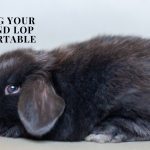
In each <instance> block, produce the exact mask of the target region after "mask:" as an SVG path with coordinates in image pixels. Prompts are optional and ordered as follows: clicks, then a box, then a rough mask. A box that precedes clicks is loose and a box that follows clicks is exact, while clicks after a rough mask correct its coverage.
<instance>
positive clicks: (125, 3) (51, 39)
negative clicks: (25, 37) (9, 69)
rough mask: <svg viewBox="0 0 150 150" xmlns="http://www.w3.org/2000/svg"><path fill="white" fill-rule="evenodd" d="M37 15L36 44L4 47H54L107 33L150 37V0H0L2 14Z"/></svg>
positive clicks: (0, 47)
mask: <svg viewBox="0 0 150 150" xmlns="http://www.w3.org/2000/svg"><path fill="white" fill-rule="evenodd" d="M8 16H9V17H22V16H23V17H30V16H31V17H35V19H36V26H35V33H36V36H37V43H36V44H1V43H0V51H1V52H4V51H6V50H12V49H15V48H23V47H32V48H34V49H38V50H41V49H42V50H43V49H48V50H50V49H52V48H54V47H57V46H60V45H62V44H67V43H70V42H76V41H83V40H86V39H88V38H91V37H93V36H97V35H103V34H111V35H112V34H113V35H114V34H119V35H138V36H142V37H150V0H0V17H8Z"/></svg>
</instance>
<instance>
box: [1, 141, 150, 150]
mask: <svg viewBox="0 0 150 150" xmlns="http://www.w3.org/2000/svg"><path fill="white" fill-rule="evenodd" d="M78 149H80V150H149V149H150V142H131V143H117V144H116V143H112V144H98V143H89V142H73V143H70V142H68V143H67V142H50V141H45V142H40V141H30V140H23V139H10V138H9V139H7V138H0V150H78Z"/></svg>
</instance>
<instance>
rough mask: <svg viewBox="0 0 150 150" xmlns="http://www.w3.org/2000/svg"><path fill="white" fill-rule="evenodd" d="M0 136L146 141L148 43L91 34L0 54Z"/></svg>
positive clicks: (149, 136) (149, 125) (149, 132)
mask: <svg viewBox="0 0 150 150" xmlns="http://www.w3.org/2000/svg"><path fill="white" fill-rule="evenodd" d="M0 95H1V96H0V136H5V137H14V138H18V137H20V138H29V139H30V138H31V139H38V140H51V141H88V142H98V143H108V142H115V143H118V142H131V141H148V140H150V40H149V39H144V38H140V37H134V36H98V37H95V38H92V39H89V40H87V41H83V42H78V43H75V44H74V43H73V44H70V45H68V46H64V47H58V48H55V49H53V50H52V51H43V50H41V51H35V50H32V49H17V50H14V51H11V52H6V53H4V54H2V55H1V56H0Z"/></svg>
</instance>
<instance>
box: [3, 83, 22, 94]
mask: <svg viewBox="0 0 150 150" xmlns="http://www.w3.org/2000/svg"><path fill="white" fill-rule="evenodd" d="M19 92H20V87H18V86H15V85H7V86H6V87H5V95H11V94H17V93H19Z"/></svg>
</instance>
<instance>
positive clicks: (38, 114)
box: [18, 76, 65, 137]
mask: <svg viewBox="0 0 150 150" xmlns="http://www.w3.org/2000/svg"><path fill="white" fill-rule="evenodd" d="M64 108H65V102H64V100H63V99H62V98H61V97H60V96H58V95H57V94H56V93H55V90H54V88H53V87H52V85H51V83H50V82H49V81H48V80H46V79H45V78H44V77H41V76H40V77H33V78H30V79H29V80H28V79H27V81H26V82H25V83H24V85H23V87H22V90H21V95H20V99H19V103H18V113H19V117H20V120H21V121H22V123H23V125H24V127H25V129H26V130H27V132H28V133H29V134H31V135H33V136H36V137H40V136H42V135H44V134H46V133H47V132H49V131H50V130H51V129H52V127H53V126H54V125H55V123H56V121H57V120H58V118H59V117H60V116H61V115H62V113H63V111H64Z"/></svg>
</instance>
